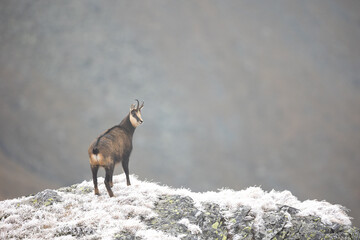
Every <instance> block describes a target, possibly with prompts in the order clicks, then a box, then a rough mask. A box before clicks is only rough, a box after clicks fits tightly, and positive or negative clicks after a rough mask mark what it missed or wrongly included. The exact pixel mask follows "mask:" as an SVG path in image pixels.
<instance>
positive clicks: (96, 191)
mask: <svg viewBox="0 0 360 240" xmlns="http://www.w3.org/2000/svg"><path fill="white" fill-rule="evenodd" d="M90 167H91V172H92V176H93V182H94V191H95V195H100V192H99V189H98V183H97V172H98V170H99V165H90Z"/></svg>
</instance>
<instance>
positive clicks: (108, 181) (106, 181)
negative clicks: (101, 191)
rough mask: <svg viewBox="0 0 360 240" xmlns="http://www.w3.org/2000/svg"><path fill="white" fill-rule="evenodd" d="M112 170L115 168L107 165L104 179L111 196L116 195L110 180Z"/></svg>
mask: <svg viewBox="0 0 360 240" xmlns="http://www.w3.org/2000/svg"><path fill="white" fill-rule="evenodd" d="M112 172H113V170H111V167H105V181H104V183H105V187H106V190H107V191H108V193H109V196H110V197H113V196H114V193H113V191H112V190H111V186H110V180H111V173H112Z"/></svg>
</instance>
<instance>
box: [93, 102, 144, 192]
mask: <svg viewBox="0 0 360 240" xmlns="http://www.w3.org/2000/svg"><path fill="white" fill-rule="evenodd" d="M136 101H137V107H136V108H135V105H131V108H130V113H129V114H128V115H127V116H126V117H125V118H124V119H123V120H122V121H121V123H120V124H119V125H116V126H114V127H112V128H110V129H108V130H107V131H105V132H104V133H103V134H101V135H100V136H99V137H98V138H97V139H95V140H94V141H93V142H92V143H91V144H90V147H89V149H88V154H89V159H90V167H91V171H92V176H93V182H94V191H95V194H96V195H99V194H100V193H99V189H98V185H97V172H98V169H99V167H103V168H105V173H106V174H105V181H104V183H105V186H106V190H107V191H108V193H109V196H110V197H113V196H114V194H113V192H112V190H111V187H112V186H113V182H112V178H113V173H114V167H115V164H117V163H120V162H121V164H122V167H123V170H124V172H125V175H126V182H127V185H130V178H129V158H130V154H131V151H132V148H133V146H132V139H133V135H134V131H135V128H136V127H137V126H139V125H140V124H141V123H142V122H143V120H142V118H141V108H142V107H143V106H144V103H142V105H141V106H139V101H138V100H136Z"/></svg>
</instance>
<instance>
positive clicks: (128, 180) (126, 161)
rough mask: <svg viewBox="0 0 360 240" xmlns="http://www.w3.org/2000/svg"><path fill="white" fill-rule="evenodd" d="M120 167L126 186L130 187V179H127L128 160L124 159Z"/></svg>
mask: <svg viewBox="0 0 360 240" xmlns="http://www.w3.org/2000/svg"><path fill="white" fill-rule="evenodd" d="M121 164H122V167H123V169H124V172H125V175H126V184H127V185H128V186H130V185H131V183H130V177H129V158H125V159H124V160H123V161H122V162H121Z"/></svg>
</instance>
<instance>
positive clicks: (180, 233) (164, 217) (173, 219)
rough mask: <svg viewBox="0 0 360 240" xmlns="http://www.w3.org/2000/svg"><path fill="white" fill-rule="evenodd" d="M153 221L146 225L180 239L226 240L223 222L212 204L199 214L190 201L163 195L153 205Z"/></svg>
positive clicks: (175, 196)
mask: <svg viewBox="0 0 360 240" xmlns="http://www.w3.org/2000/svg"><path fill="white" fill-rule="evenodd" d="M154 211H155V212H156V213H157V214H158V216H157V217H156V218H152V219H150V220H147V221H146V224H147V225H148V226H149V227H150V228H155V229H156V230H160V231H163V232H165V233H167V234H170V235H172V236H175V237H180V238H181V239H198V238H207V239H224V238H225V239H226V236H227V228H226V226H225V224H224V223H225V219H224V218H223V216H222V215H221V213H220V208H219V206H218V205H216V204H205V205H204V206H203V209H201V210H199V209H197V208H196V207H195V206H194V201H193V200H192V199H191V198H190V197H183V196H179V195H164V196H161V197H160V199H159V201H158V202H157V203H156V204H155V208H154Z"/></svg>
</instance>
